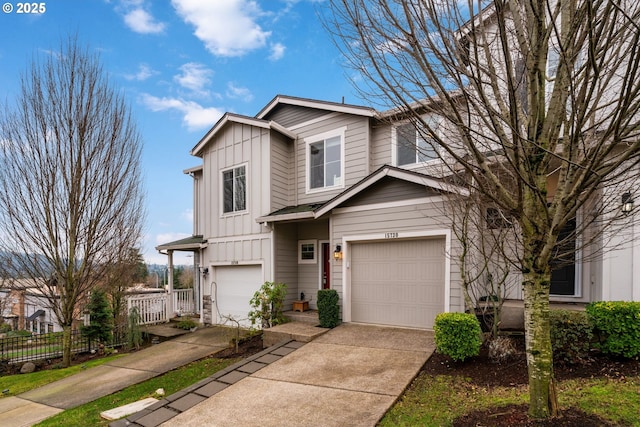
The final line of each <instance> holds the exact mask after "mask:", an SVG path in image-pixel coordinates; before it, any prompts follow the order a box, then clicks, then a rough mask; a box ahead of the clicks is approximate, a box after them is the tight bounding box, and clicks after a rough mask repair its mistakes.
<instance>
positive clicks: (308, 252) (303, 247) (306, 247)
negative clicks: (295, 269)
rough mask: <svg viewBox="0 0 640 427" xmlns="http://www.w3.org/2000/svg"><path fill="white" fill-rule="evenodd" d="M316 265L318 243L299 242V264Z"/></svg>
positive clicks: (313, 241)
mask: <svg viewBox="0 0 640 427" xmlns="http://www.w3.org/2000/svg"><path fill="white" fill-rule="evenodd" d="M315 263H316V241H315V240H300V241H299V242H298V264H315Z"/></svg>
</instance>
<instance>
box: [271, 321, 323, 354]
mask: <svg viewBox="0 0 640 427" xmlns="http://www.w3.org/2000/svg"><path fill="white" fill-rule="evenodd" d="M327 331H329V329H326V328H321V327H319V326H314V325H312V324H311V323H306V322H298V321H293V322H289V323H283V324H282V325H277V326H274V327H273V328H267V329H263V330H262V343H263V344H262V345H263V347H264V348H267V347H271V346H272V345H275V344H277V343H279V342H282V341H285V340H295V341H299V342H311V341H313V340H314V339H316V338H317V337H319V336H320V335H322V334H324V333H325V332H327Z"/></svg>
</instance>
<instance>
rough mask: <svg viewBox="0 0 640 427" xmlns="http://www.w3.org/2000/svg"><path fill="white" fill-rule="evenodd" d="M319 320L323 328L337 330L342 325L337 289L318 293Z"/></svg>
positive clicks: (322, 290)
mask: <svg viewBox="0 0 640 427" xmlns="http://www.w3.org/2000/svg"><path fill="white" fill-rule="evenodd" d="M318 320H320V327H322V328H335V327H336V326H338V325H339V324H340V307H338V292H337V291H336V290H335V289H320V290H319V291H318Z"/></svg>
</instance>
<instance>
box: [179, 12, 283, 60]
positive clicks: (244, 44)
mask: <svg viewBox="0 0 640 427" xmlns="http://www.w3.org/2000/svg"><path fill="white" fill-rule="evenodd" d="M171 4H172V5H173V7H174V8H175V9H176V12H177V13H178V15H180V17H181V18H182V19H183V20H184V21H185V22H187V23H189V24H191V25H193V26H194V27H195V31H194V34H195V36H196V37H197V38H199V39H200V40H202V42H203V43H204V44H205V46H206V48H207V49H208V50H209V51H210V52H211V53H213V54H214V55H217V56H242V55H244V54H245V53H247V52H249V51H251V50H254V49H259V48H262V47H264V46H265V45H266V43H267V39H268V38H269V36H270V35H271V32H270V31H264V30H263V29H262V27H260V25H259V24H258V23H257V22H256V21H257V19H258V18H259V17H260V16H263V15H264V12H262V10H261V9H260V6H259V5H258V3H257V2H256V1H253V0H215V1H202V0H172V1H171Z"/></svg>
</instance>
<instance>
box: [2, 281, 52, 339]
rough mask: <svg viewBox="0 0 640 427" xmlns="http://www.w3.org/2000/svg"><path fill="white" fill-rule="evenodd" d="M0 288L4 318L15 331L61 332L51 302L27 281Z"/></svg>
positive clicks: (12, 282) (13, 282)
mask: <svg viewBox="0 0 640 427" xmlns="http://www.w3.org/2000/svg"><path fill="white" fill-rule="evenodd" d="M6 285H8V287H5V288H0V301H1V307H2V318H3V320H4V322H6V323H8V324H9V325H11V328H12V329H13V330H27V331H31V332H32V333H34V334H45V333H50V332H61V331H62V326H60V325H59V324H58V322H57V321H56V318H55V315H54V313H53V310H52V309H51V307H50V304H49V300H48V299H47V298H46V297H45V296H44V295H42V292H40V290H39V289H38V288H37V287H35V286H33V284H32V283H31V282H30V281H27V280H12V281H11V283H5V286H6Z"/></svg>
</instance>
